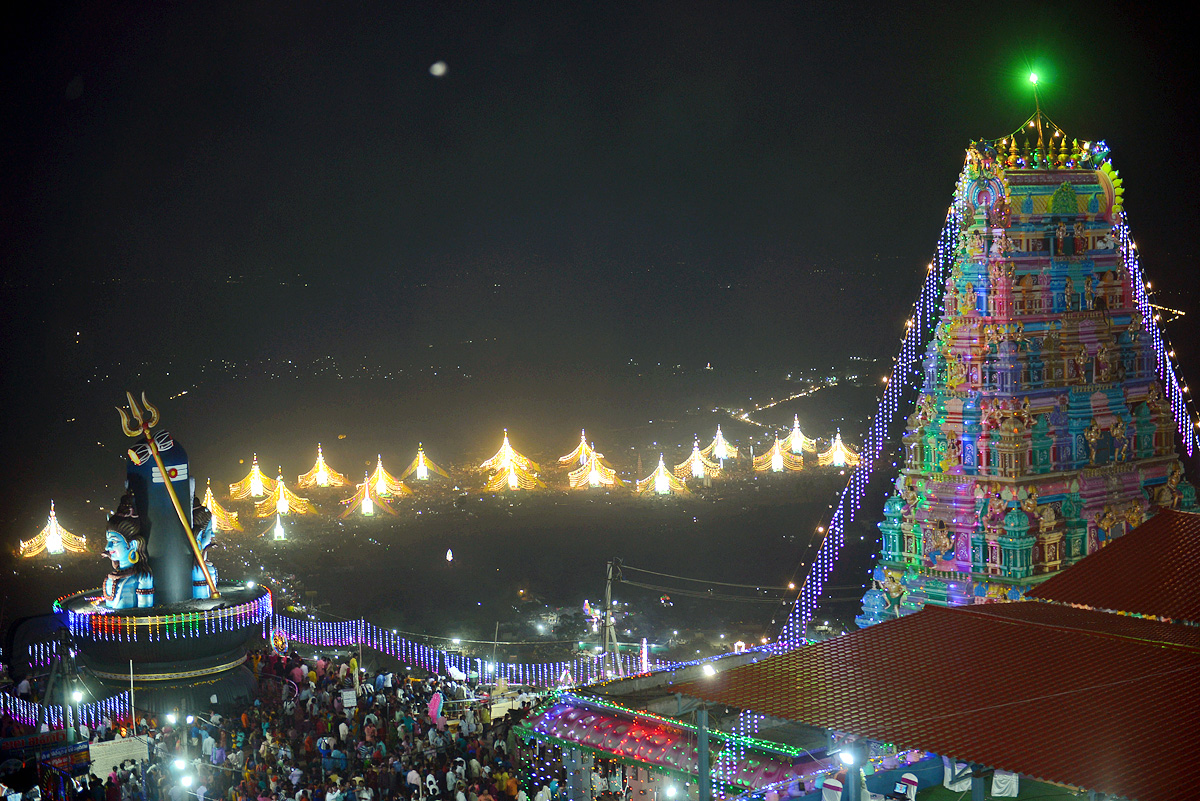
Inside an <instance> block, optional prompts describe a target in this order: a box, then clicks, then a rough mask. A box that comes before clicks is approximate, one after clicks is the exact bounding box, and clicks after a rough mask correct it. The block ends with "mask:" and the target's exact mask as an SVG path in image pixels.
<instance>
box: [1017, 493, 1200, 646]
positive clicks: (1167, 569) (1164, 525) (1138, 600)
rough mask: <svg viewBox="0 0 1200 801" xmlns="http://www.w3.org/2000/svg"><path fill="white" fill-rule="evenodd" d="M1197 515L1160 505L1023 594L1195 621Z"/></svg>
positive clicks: (1198, 606)
mask: <svg viewBox="0 0 1200 801" xmlns="http://www.w3.org/2000/svg"><path fill="white" fill-rule="evenodd" d="M1198 575H1200V515H1198V514H1190V513H1188V512H1175V511H1171V510H1169V509H1165V510H1163V511H1161V512H1159V513H1158V514H1156V515H1155V516H1154V517H1152V518H1150V519H1149V520H1147V521H1146V522H1145V523H1143V524H1142V525H1140V526H1138V527H1137V528H1135V529H1134V530H1133V531H1130V532H1129V533H1128V534H1126V535H1125V536H1123V537H1118V538H1116V539H1115V540H1113V541H1112V542H1111V543H1109V544H1108V545H1106V546H1105V547H1103V548H1101V549H1100V550H1099V551H1096V553H1094V554H1092V555H1090V556H1088V557H1087V558H1086V559H1083V560H1082V561H1080V562H1079V564H1077V565H1075V566H1073V567H1071V568H1070V569H1068V570H1064V571H1062V572H1061V573H1059V574H1057V575H1055V576H1053V577H1052V578H1049V579H1047V580H1046V581H1044V582H1043V583H1042V584H1040V585H1038V586H1037V587H1035V588H1034V589H1032V590H1030V592H1029V597H1031V598H1041V599H1044V600H1047V601H1058V602H1060V603H1068V604H1082V605H1084V606H1089V607H1092V608H1093V609H1110V610H1114V611H1119V612H1136V613H1138V614H1143V615H1156V616H1158V617H1165V618H1170V619H1171V620H1187V621H1191V622H1193V623H1200V592H1198V591H1197V587H1196V577H1197V576H1198Z"/></svg>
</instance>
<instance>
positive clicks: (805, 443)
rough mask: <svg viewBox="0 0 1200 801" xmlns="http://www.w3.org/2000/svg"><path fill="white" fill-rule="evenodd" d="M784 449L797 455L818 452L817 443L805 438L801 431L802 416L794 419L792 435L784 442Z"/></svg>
mask: <svg viewBox="0 0 1200 801" xmlns="http://www.w3.org/2000/svg"><path fill="white" fill-rule="evenodd" d="M783 447H785V448H787V449H788V450H789V451H791V452H792V453H795V454H800V453H806V452H807V453H816V452H817V441H816V440H815V439H809V438H808V437H806V436H804V432H803V431H801V430H800V415H796V416H795V417H794V418H793V422H792V433H790V434H788V435H787V437H786V438H785V439H784V440H783Z"/></svg>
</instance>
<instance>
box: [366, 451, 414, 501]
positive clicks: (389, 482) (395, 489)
mask: <svg viewBox="0 0 1200 801" xmlns="http://www.w3.org/2000/svg"><path fill="white" fill-rule="evenodd" d="M367 483H369V484H370V485H371V491H372V492H374V493H375V494H376V495H378V496H379V497H381V498H390V497H392V496H396V497H400V498H403V497H404V496H405V495H412V494H413V491H412V490H411V489H409V488H408V487H407V486H405V484H404V482H403V481H400V480H399V479H397V478H396V477H395V476H393V475H392V474H391V473H389V472H388V471H387V470H385V469H383V456H382V455H379V456H378V457H377V461H376V462H375V472H374V473H372V474H371V475H370V477H368V478H367Z"/></svg>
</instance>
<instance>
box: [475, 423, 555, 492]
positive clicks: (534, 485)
mask: <svg viewBox="0 0 1200 801" xmlns="http://www.w3.org/2000/svg"><path fill="white" fill-rule="evenodd" d="M479 469H480V470H486V471H489V472H491V471H494V472H492V475H491V477H490V478H488V480H487V484H485V485H484V489H486V490H487V491H488V492H497V491H500V490H506V489H508V490H516V489H545V488H546V484H545V482H543V481H542V480H541V479H540V478H538V476H537V474H538V471H539V470H541V468H540V467H538V464H537V462H535V461H533V460H532V459H527V458H525V457H524V456H522V455H521V454H520V453H517V451H515V450H513V447H512V445H509V444H508V429H507V428H506V429H504V442H503V443H502V444H501V445H500V450H498V451H496V455H495V456H493V457H492V458H491V459H488V460H487V461H486V462H484V463H483V464H481V465H479Z"/></svg>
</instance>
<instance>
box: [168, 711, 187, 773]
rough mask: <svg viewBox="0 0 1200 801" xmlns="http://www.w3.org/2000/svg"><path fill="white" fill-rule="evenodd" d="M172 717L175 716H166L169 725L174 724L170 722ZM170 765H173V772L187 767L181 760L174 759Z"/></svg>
mask: <svg viewBox="0 0 1200 801" xmlns="http://www.w3.org/2000/svg"><path fill="white" fill-rule="evenodd" d="M173 717H175V716H174V715H167V720H168V721H169V722H171V723H174V722H175V721H173V720H171V718H173ZM172 764H174V765H175V770H183V769H184V768H185V767H187V763H186V762H184V761H183V760H182V759H176V760H175V762H174V763H172Z"/></svg>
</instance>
